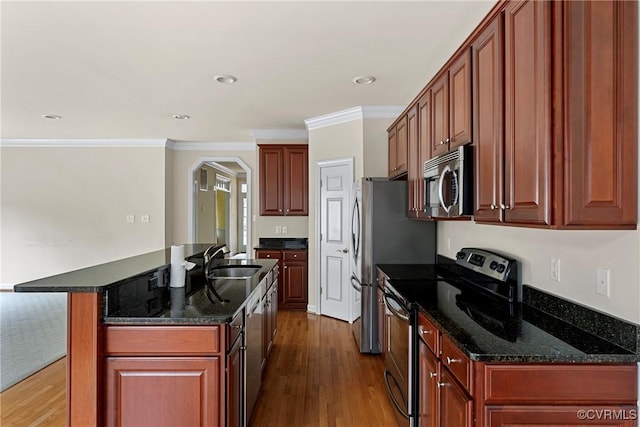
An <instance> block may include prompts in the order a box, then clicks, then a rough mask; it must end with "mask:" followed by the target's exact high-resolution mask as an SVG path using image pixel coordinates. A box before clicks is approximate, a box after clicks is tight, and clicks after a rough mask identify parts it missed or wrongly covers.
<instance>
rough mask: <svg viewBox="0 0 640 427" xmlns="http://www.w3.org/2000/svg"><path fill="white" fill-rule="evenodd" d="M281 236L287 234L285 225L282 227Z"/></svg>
mask: <svg viewBox="0 0 640 427" xmlns="http://www.w3.org/2000/svg"><path fill="white" fill-rule="evenodd" d="M282 234H287V226H286V225H283V226H282Z"/></svg>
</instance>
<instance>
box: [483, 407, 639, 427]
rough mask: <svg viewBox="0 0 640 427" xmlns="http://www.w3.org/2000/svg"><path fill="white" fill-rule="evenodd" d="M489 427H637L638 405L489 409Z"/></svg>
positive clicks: (487, 417) (487, 409)
mask: <svg viewBox="0 0 640 427" xmlns="http://www.w3.org/2000/svg"><path fill="white" fill-rule="evenodd" d="M485 414H486V422H485V424H484V425H486V426H487V427H502V426H507V425H508V426H513V427H518V426H522V427H532V426H540V427H543V426H548V427H556V426H560V425H562V426H574V425H580V426H589V425H592V426H598V427H604V426H612V427H613V426H616V427H636V426H637V424H636V423H637V421H636V416H637V415H636V414H637V407H635V406H631V405H629V406H604V407H601V406H593V405H584V406H487V407H486V408H485Z"/></svg>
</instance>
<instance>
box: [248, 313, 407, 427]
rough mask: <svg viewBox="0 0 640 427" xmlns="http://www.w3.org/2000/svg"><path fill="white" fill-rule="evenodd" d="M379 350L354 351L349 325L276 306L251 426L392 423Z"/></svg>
mask: <svg viewBox="0 0 640 427" xmlns="http://www.w3.org/2000/svg"><path fill="white" fill-rule="evenodd" d="M383 366H384V364H383V362H382V359H381V358H380V357H379V356H372V355H362V354H360V353H359V352H358V351H357V348H356V344H355V342H354V339H353V336H352V333H351V325H349V324H348V323H345V322H341V321H338V320H335V319H331V318H328V317H322V316H316V315H313V314H308V313H304V312H293V311H282V312H278V334H277V336H276V340H275V344H274V349H273V351H272V353H271V357H270V358H269V361H268V362H267V367H266V370H265V373H264V375H263V383H262V388H261V390H260V397H259V398H258V402H257V404H256V408H255V409H254V414H253V419H252V422H251V424H250V426H251V427H282V426H296V427H303V426H308V427H312V426H313V427H329V426H330V427H340V426H349V427H359V426H362V427H365V426H367V427H369V426H371V427H376V426H380V427H382V426H384V427H397V424H396V421H395V418H394V414H393V412H392V411H394V410H395V409H394V408H392V406H391V403H390V402H389V398H388V397H387V395H386V389H385V385H384V379H383V375H382V372H383V371H384V368H383Z"/></svg>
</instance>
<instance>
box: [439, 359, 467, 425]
mask: <svg viewBox="0 0 640 427" xmlns="http://www.w3.org/2000/svg"><path fill="white" fill-rule="evenodd" d="M438 386H439V388H440V419H441V420H445V425H446V426H447V427H471V425H472V421H473V417H472V410H473V401H472V400H471V398H470V397H469V396H467V394H466V393H465V392H464V391H463V390H462V388H461V387H460V386H459V385H458V384H457V383H456V380H455V379H453V376H452V375H451V374H450V373H449V372H448V371H447V370H446V369H442V370H441V373H440V383H439V384H438Z"/></svg>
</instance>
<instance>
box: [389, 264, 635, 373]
mask: <svg viewBox="0 0 640 427" xmlns="http://www.w3.org/2000/svg"><path fill="white" fill-rule="evenodd" d="M378 267H379V268H380V270H382V271H383V273H385V275H387V276H388V277H389V278H390V284H391V286H392V287H393V288H394V289H395V290H396V291H398V292H399V293H400V294H401V295H402V296H403V297H404V298H405V299H407V300H408V301H409V302H411V303H412V304H415V305H416V306H417V307H418V309H419V310H420V311H421V312H422V313H424V314H425V315H426V316H427V317H428V318H429V319H430V320H431V321H432V322H433V323H434V324H435V325H436V326H438V328H439V329H440V330H441V331H442V333H443V334H444V335H446V336H448V337H449V338H450V339H451V340H452V341H453V342H454V343H456V344H457V345H458V347H460V349H462V350H463V351H464V352H465V353H466V354H467V355H468V356H469V357H470V358H471V359H472V360H477V361H484V362H504V363H515V362H519V363H635V362H638V361H640V354H639V352H638V336H640V335H639V331H640V326H638V325H633V324H631V323H629V322H624V321H622V320H619V319H615V318H612V317H610V316H606V315H603V314H602V313H598V312H595V311H593V310H590V309H588V308H586V307H582V306H577V305H576V304H574V303H571V302H568V301H566V300H564V299H561V298H558V297H555V296H553V295H549V294H546V293H543V292H541V291H538V290H536V289H534V288H531V287H528V286H524V298H525V299H524V303H515V304H496V303H495V302H494V301H491V300H488V299H486V297H484V296H483V295H482V294H479V293H478V292H476V291H474V289H473V288H471V287H470V286H468V285H467V284H465V283H464V282H462V281H460V280H456V279H454V278H453V277H454V276H455V275H454V274H452V271H451V270H448V269H442V268H440V267H439V266H436V265H423V266H416V265H378ZM454 268H455V266H454ZM445 278H446V280H445ZM541 294H544V295H541ZM536 301H538V303H536ZM539 301H543V303H539ZM554 307H563V308H564V310H558V312H556V313H554V312H553V310H554ZM567 310H568V311H567ZM550 312H551V313H550ZM560 313H563V315H559V314H560ZM578 313H580V315H579V316H577V314H578ZM602 317H604V318H608V319H609V320H608V321H607V320H606V319H602ZM574 319H580V320H579V321H575V320H574ZM601 323H604V324H606V325H607V326H608V329H607V333H606V334H603V333H599V331H598V330H596V329H594V328H588V327H585V324H601ZM601 329H602V328H601Z"/></svg>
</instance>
